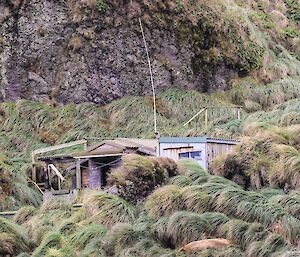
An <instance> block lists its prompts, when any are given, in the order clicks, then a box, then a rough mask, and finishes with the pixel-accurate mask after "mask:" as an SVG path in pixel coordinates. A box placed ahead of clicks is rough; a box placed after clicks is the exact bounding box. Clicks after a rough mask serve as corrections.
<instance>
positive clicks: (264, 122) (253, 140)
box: [0, 0, 300, 257]
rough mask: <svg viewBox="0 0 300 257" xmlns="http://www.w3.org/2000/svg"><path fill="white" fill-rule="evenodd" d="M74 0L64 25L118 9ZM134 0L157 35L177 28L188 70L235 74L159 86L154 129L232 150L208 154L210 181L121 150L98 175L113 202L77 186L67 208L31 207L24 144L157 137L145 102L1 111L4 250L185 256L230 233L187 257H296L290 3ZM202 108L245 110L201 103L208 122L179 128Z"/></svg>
mask: <svg viewBox="0 0 300 257" xmlns="http://www.w3.org/2000/svg"><path fill="white" fill-rule="evenodd" d="M71 2H72V3H73V5H74V6H73V11H72V10H71V11H72V12H71V14H70V15H74V17H77V16H78V15H76V14H77V13H78V12H81V11H83V9H84V8H86V7H88V8H97V9H98V10H99V11H100V12H104V11H106V10H107V9H108V8H111V7H112V6H113V4H115V3H116V2H114V3H109V4H108V2H107V1H102V0H97V1H80V2H78V1H70V3H71ZM133 2H134V4H133V5H132V6H131V8H133V9H134V8H136V9H137V10H139V8H141V10H142V11H143V12H144V11H145V12H146V13H148V14H149V17H148V19H149V20H150V21H151V22H152V20H151V18H152V17H153V22H157V23H158V26H159V27H163V26H168V24H170V23H172V24H174V26H175V27H174V30H175V31H176V38H174V40H175V42H176V43H178V45H179V46H180V47H182V48H184V47H185V44H186V43H187V42H189V43H190V44H191V45H192V48H193V49H192V50H193V54H194V56H193V58H192V57H191V59H192V60H191V66H192V68H193V71H194V73H195V74H197V72H199V71H200V69H204V70H205V71H206V72H207V73H209V72H210V68H211V67H217V68H218V67H219V66H218V65H221V64H222V65H225V66H226V67H230V68H231V69H233V70H235V71H237V72H238V74H239V76H238V77H236V79H235V80H232V81H227V82H226V83H227V84H228V85H230V86H231V89H230V90H228V91H226V92H218V93H212V94H204V93H200V92H197V91H191V90H183V89H177V88H172V89H168V90H165V91H162V92H157V116H158V117H157V118H158V120H157V121H158V130H159V132H160V134H161V135H162V136H197V135H204V134H206V135H209V136H215V137H232V138H238V139H240V140H241V143H240V144H239V145H238V146H237V148H236V151H235V152H233V153H230V154H227V155H225V156H223V157H220V158H218V159H217V160H215V163H214V168H213V171H212V173H213V174H209V173H208V172H207V171H205V170H203V169H202V168H201V167H200V166H199V165H198V164H197V163H194V162H190V161H188V160H181V161H179V162H178V163H175V162H173V161H171V160H169V159H166V158H152V157H151V158H150V157H142V156H136V155H128V156H125V157H124V158H123V165H122V166H121V167H119V168H117V169H115V170H113V171H112V173H111V174H110V177H109V179H108V182H109V184H110V185H111V186H114V187H116V188H117V191H118V192H117V193H116V194H117V195H112V194H109V193H107V192H104V191H100V190H99V191H97V192H93V191H86V192H85V193H84V194H83V195H80V196H79V198H78V199H76V201H75V203H83V205H82V208H80V209H73V208H72V204H73V203H72V202H69V203H66V202H64V201H62V200H50V201H48V202H44V203H43V204H42V205H41V195H40V193H39V192H37V191H36V190H35V189H34V186H33V185H32V184H31V182H30V179H29V178H30V168H31V162H30V152H31V151H32V150H34V149H37V148H40V147H46V146H50V145H54V144H59V143H65V142H69V141H73V140H78V139H84V138H87V139H88V140H89V142H90V143H92V142H93V141H94V140H96V141H99V140H101V138H112V137H147V138H154V133H153V119H152V117H153V116H152V115H153V101H152V98H151V97H150V96H126V97H124V98H122V99H119V100H115V101H113V102H111V103H109V104H107V105H105V106H99V105H96V104H92V103H81V104H68V105H65V106H53V105H50V104H45V103H38V102H33V101H27V100H18V101H16V102H15V103H1V104H0V150H1V154H0V210H1V211H2V210H18V212H17V214H16V215H15V217H14V219H13V220H6V219H3V218H0V255H1V256H5V255H11V256H17V255H18V254H20V255H19V257H21V256H23V257H25V256H26V257H28V256H34V257H40V256H47V257H50V256H51V257H73V256H74V257H76V256H84V257H89V256H92V257H98V256H103V257H106V256H122V257H123V256H128V257H135V256H137V257H148V256H149V257H153V256H157V257H158V256H165V257H167V256H168V257H173V256H174V257H175V256H178V257H183V256H186V255H185V254H184V253H181V252H178V250H179V249H180V248H181V247H182V246H184V245H185V244H187V243H190V242H191V241H197V240H201V239H207V238H226V239H228V240H230V241H231V242H232V245H231V246H229V247H226V248H224V249H222V250H218V249H205V250H202V251H199V252H196V253H191V254H190V255H189V256H192V257H202V256H203V257H204V256H206V257H207V256H212V257H235V256H236V257H238V256H239V257H240V256H245V257H269V256H270V257H287V256H300V252H299V251H298V245H299V239H300V238H299V235H300V214H299V212H300V191H299V187H300V182H299V181H300V176H299V174H300V77H299V76H300V62H299V59H298V60H297V56H298V57H299V51H300V48H299V32H298V28H299V10H300V9H299V2H298V1H294V0H279V1H273V2H272V1H265V0H262V1H241V0H236V1H224V0H216V1H208V0H204V1H196V0H193V1H154V2H151V1H143V2H136V1H133ZM229 2H230V3H229ZM71 7H72V5H71V4H70V8H71ZM137 13H138V12H137ZM129 16H130V15H129ZM150 16H151V17H150ZM148 26H149V28H148V29H151V25H149V24H148ZM164 65H170V64H169V63H167V62H165V63H164ZM171 68H172V67H170V69H171ZM209 106H227V107H234V106H241V119H238V118H237V110H236V109H234V108H220V109H209V112H208V116H209V120H208V127H207V128H206V126H205V122H204V116H203V114H201V115H199V116H198V117H197V118H196V119H194V120H193V121H192V122H191V123H189V124H188V125H187V126H186V127H183V124H184V123H185V122H187V121H188V120H189V119H190V118H191V117H192V116H193V115H194V114H196V113H197V112H198V111H200V110H201V109H202V108H203V107H209ZM80 150H81V149H79V148H74V149H71V150H70V151H72V152H77V151H80ZM57 153H61V152H57ZM39 168H40V167H38V169H39Z"/></svg>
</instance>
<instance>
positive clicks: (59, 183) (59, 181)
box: [57, 178, 61, 190]
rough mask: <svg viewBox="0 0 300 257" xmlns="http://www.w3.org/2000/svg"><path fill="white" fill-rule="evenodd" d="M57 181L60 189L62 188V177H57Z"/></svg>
mask: <svg viewBox="0 0 300 257" xmlns="http://www.w3.org/2000/svg"><path fill="white" fill-rule="evenodd" d="M57 181H58V190H61V180H60V178H57Z"/></svg>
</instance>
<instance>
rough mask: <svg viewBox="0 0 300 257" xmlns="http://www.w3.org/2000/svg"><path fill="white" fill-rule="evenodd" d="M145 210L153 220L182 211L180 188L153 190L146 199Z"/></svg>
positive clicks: (172, 186)
mask: <svg viewBox="0 0 300 257" xmlns="http://www.w3.org/2000/svg"><path fill="white" fill-rule="evenodd" d="M145 208H146V210H147V212H148V214H149V216H150V217H151V218H153V219H159V218H160V217H162V216H165V215H167V216H169V215H171V214H172V213H174V212H176V211H180V210H184V209H185V206H184V201H183V198H182V192H181V188H180V187H179V186H175V185H168V186H164V187H161V188H159V189H157V190H155V191H154V192H153V193H152V194H151V195H149V197H148V198H147V200H146V202H145Z"/></svg>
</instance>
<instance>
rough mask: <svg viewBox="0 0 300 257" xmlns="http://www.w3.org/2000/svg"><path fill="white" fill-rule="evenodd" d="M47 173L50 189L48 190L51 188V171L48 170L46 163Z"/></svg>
mask: <svg viewBox="0 0 300 257" xmlns="http://www.w3.org/2000/svg"><path fill="white" fill-rule="evenodd" d="M47 173H48V177H49V187H50V190H51V188H52V183H51V179H52V177H51V169H50V168H49V163H47Z"/></svg>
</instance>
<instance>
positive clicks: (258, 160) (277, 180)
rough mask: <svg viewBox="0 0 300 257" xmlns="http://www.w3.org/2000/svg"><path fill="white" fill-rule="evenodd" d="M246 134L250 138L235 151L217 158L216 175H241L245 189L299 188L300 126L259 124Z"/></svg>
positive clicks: (233, 176)
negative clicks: (279, 126) (270, 187)
mask: <svg viewBox="0 0 300 257" xmlns="http://www.w3.org/2000/svg"><path fill="white" fill-rule="evenodd" d="M254 129H255V130H256V131H257V132H255V131H254ZM252 131H253V132H252ZM247 133H248V134H249V135H251V138H250V137H249V138H246V139H244V140H243V141H242V142H241V143H240V144H239V146H238V147H237V149H236V152H235V153H233V154H228V155H226V156H223V157H221V158H220V159H219V160H216V161H215V163H214V169H213V174H215V175H221V176H224V177H226V178H228V179H234V178H236V177H239V179H240V181H238V180H237V182H240V184H241V185H242V186H244V187H246V188H247V187H253V188H258V189H259V188H262V187H268V186H272V187H275V188H281V189H284V190H285V191H286V192H287V191H289V190H291V189H295V188H298V186H299V185H298V183H299V182H298V181H299V178H298V174H299V171H300V166H299V163H300V162H299V160H300V158H299V156H300V154H299V150H300V147H299V126H292V127H287V128H278V127H274V126H264V125H263V124H257V125H254V126H252V127H251V126H250V127H249V128H248V130H247Z"/></svg>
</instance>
